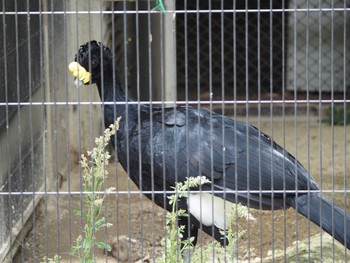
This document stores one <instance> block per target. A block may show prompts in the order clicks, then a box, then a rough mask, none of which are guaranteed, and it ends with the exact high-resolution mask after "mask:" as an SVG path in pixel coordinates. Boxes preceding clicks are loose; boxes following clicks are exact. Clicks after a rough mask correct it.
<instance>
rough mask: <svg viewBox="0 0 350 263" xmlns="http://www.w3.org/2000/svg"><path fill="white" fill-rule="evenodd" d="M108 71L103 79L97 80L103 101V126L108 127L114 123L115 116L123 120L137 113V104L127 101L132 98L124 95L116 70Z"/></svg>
mask: <svg viewBox="0 0 350 263" xmlns="http://www.w3.org/2000/svg"><path fill="white" fill-rule="evenodd" d="M110 72H111V71H109V73H108V74H107V73H105V74H104V78H103V80H100V81H97V82H96V84H97V87H98V92H99V95H100V98H101V102H102V103H103V105H102V109H103V115H104V121H105V126H106V127H108V126H109V125H110V124H112V123H114V122H115V120H116V118H117V117H122V119H123V120H125V119H126V117H127V118H128V119H130V118H134V117H135V116H133V115H134V114H137V107H138V105H137V104H134V103H129V102H131V101H132V100H130V99H129V98H127V97H126V96H125V92H124V90H123V89H122V87H121V85H120V81H119V75H118V71H117V70H115V73H114V75H111V74H110Z"/></svg>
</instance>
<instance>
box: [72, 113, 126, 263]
mask: <svg viewBox="0 0 350 263" xmlns="http://www.w3.org/2000/svg"><path fill="white" fill-rule="evenodd" d="M119 121H120V118H118V119H117V121H116V123H115V124H112V125H111V126H110V127H109V128H108V129H106V130H105V132H104V135H103V136H100V137H99V138H96V140H95V144H96V146H95V147H94V148H93V149H92V151H88V152H87V155H88V157H86V156H85V155H84V154H82V156H81V167H82V169H83V191H84V192H86V193H87V194H86V195H84V203H85V205H86V207H87V210H86V211H75V215H77V216H79V217H81V218H82V220H83V222H85V225H84V228H83V234H82V235H79V236H78V238H77V239H76V241H75V244H74V245H73V247H72V254H73V255H74V256H76V257H78V259H79V261H80V262H86V263H90V262H94V261H95V257H94V248H95V247H97V248H101V249H105V250H107V251H111V249H112V248H111V247H110V246H109V245H108V244H107V243H105V242H100V241H97V240H96V233H97V231H99V230H100V229H103V228H105V227H110V226H112V224H109V223H107V221H106V218H105V217H104V216H103V215H102V214H103V208H104V207H103V201H104V198H105V195H106V194H108V193H109V192H111V191H114V190H115V188H110V189H105V184H104V182H105V178H106V176H107V175H108V172H107V171H106V169H105V168H106V166H107V165H108V162H109V159H110V158H111V155H110V154H109V153H108V151H106V146H107V145H108V143H109V141H110V138H111V137H112V136H113V135H115V133H116V131H117V130H118V128H119ZM102 191H105V194H99V193H100V192H102Z"/></svg>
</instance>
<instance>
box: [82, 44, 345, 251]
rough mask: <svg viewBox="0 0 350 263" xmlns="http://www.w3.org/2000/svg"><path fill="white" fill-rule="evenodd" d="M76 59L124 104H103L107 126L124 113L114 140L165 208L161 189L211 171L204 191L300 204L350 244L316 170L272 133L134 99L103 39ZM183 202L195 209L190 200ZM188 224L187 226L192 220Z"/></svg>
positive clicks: (105, 96) (274, 205)
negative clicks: (315, 176) (127, 95)
mask: <svg viewBox="0 0 350 263" xmlns="http://www.w3.org/2000/svg"><path fill="white" fill-rule="evenodd" d="M76 61H77V62H78V63H79V64H80V65H81V66H83V67H84V68H85V69H86V70H87V71H89V72H90V73H91V79H90V83H96V84H97V87H98V91H99V94H100V96H101V100H102V101H103V102H118V103H115V104H105V105H103V106H102V109H103V114H104V121H105V126H106V127H108V126H109V125H110V124H111V123H114V121H115V119H116V118H117V117H119V116H121V117H122V119H121V122H120V128H119V131H118V132H117V135H116V137H115V138H113V144H114V143H115V145H116V146H117V155H118V160H119V162H120V163H121V165H122V166H123V168H124V169H125V170H126V171H128V172H129V176H130V178H131V179H132V180H133V181H134V183H135V184H136V185H137V186H138V187H139V188H140V190H142V191H146V192H147V193H146V196H147V197H149V198H150V199H152V200H153V201H154V202H155V203H156V204H157V205H159V206H161V207H164V208H166V209H170V207H169V205H168V200H167V199H166V198H165V195H164V194H157V191H164V190H172V188H171V187H172V186H174V183H175V182H180V181H185V180H186V177H189V176H198V175H204V176H206V177H208V179H209V180H210V181H211V184H205V185H202V187H201V188H202V190H217V193H214V194H215V195H216V196H219V197H222V198H223V197H224V198H225V199H226V200H228V201H230V202H240V203H242V204H244V205H247V206H249V207H252V208H257V209H265V210H272V209H286V208H288V207H293V208H294V209H297V211H298V212H299V213H301V214H302V215H304V216H306V217H308V218H309V219H310V220H311V221H312V222H314V223H316V224H317V225H319V226H321V228H322V229H324V230H325V231H326V232H328V233H329V234H331V235H333V237H334V238H335V239H337V240H338V241H340V242H341V243H342V244H344V245H345V246H346V247H347V248H349V247H350V218H349V216H348V215H346V214H345V212H344V210H342V209H341V208H340V207H338V206H337V205H335V204H334V203H332V202H331V201H330V200H328V199H326V198H325V197H324V196H322V195H321V194H320V193H319V192H318V190H319V188H318V186H317V184H316V182H315V180H314V179H313V178H312V176H311V175H310V174H309V172H308V171H307V170H306V169H305V168H304V167H303V166H302V165H301V163H299V162H298V161H297V160H296V159H295V158H294V157H293V156H292V155H291V154H289V153H288V152H287V151H286V150H285V149H283V148H282V147H281V146H279V145H278V144H276V143H275V142H274V141H273V140H272V139H271V138H270V137H269V136H267V135H265V134H264V133H262V132H260V131H259V130H258V129H257V128H255V127H254V126H251V125H249V124H247V123H244V122H239V121H235V120H232V119H230V118H227V117H225V116H221V115H218V114H215V113H213V112H210V111H208V110H205V109H197V108H192V107H176V108H174V107H172V108H165V109H164V108H157V107H150V106H149V105H140V104H137V103H132V102H130V101H127V99H126V98H125V93H124V91H123V90H122V88H121V86H120V82H119V75H118V71H117V68H116V63H115V62H114V61H113V56H112V54H111V52H110V50H109V49H108V48H106V47H105V46H103V45H102V44H101V43H98V42H96V41H91V42H88V43H86V44H85V45H82V46H81V47H80V49H79V51H78V53H77V55H76ZM121 102H125V103H121ZM114 140H116V141H114ZM225 191H226V193H225V194H223V192H225ZM259 191H261V192H260V193H259ZM308 191H311V192H309V193H308ZM179 206H180V207H183V208H185V209H188V210H189V212H190V213H191V211H192V210H191V207H187V202H186V201H185V200H182V201H181V202H180V203H179ZM203 210H205V207H203ZM193 211H194V210H193ZM206 212H208V211H206ZM190 216H191V226H190V227H189V228H187V229H189V231H188V232H189V233H190V234H191V235H192V236H196V235H197V231H198V228H199V227H201V228H202V229H203V230H204V231H205V232H207V233H208V234H210V235H213V236H214V237H215V238H216V239H217V240H218V241H219V242H221V243H222V244H223V243H224V241H223V239H221V236H220V234H219V231H218V225H214V226H212V225H210V224H207V225H202V226H201V224H200V222H199V221H201V218H200V217H199V216H198V215H197V216H196V215H195V214H190ZM214 216H216V217H218V218H220V217H222V216H223V215H221V214H217V215H216V214H215V215H214ZM206 219H207V218H206ZM209 221H210V220H209ZM181 223H186V224H187V219H186V220H184V222H181ZM212 224H214V222H212ZM213 229H214V233H212V230H213ZM187 237H188V235H187V231H186V232H185V236H184V238H187Z"/></svg>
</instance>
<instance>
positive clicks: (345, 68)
mask: <svg viewBox="0 0 350 263" xmlns="http://www.w3.org/2000/svg"><path fill="white" fill-rule="evenodd" d="M343 7H344V11H343V17H344V20H343V22H344V31H343V58H344V59H343V68H344V71H343V72H344V74H343V100H344V103H343V107H344V111H343V114H344V181H343V186H344V210H345V212H347V209H346V208H347V202H346V197H347V174H346V171H347V161H346V160H347V158H346V155H347V154H346V153H347V147H348V146H347V143H346V142H347V133H346V125H348V124H349V123H348V120H347V112H348V110H349V108H348V107H349V106H347V103H346V93H347V91H346V77H347V76H346V72H347V63H346V62H347V56H348V50H347V48H346V47H347V23H346V21H347V12H346V2H344V6H343ZM344 230H345V233H347V232H348V231H349V230H350V229H347V224H346V218H344ZM344 241H345V244H346V243H347V241H348V240H347V235H345V240H344ZM347 253H348V250H347V249H346V248H344V254H345V255H344V260H345V261H348V260H347V257H348V254H347Z"/></svg>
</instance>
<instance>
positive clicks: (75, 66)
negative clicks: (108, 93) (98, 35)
mask: <svg viewBox="0 0 350 263" xmlns="http://www.w3.org/2000/svg"><path fill="white" fill-rule="evenodd" d="M68 69H69V71H70V72H71V73H72V75H73V77H75V78H77V79H79V80H81V81H83V82H84V84H86V83H88V82H89V81H90V72H88V71H86V69H85V68H83V67H82V66H81V65H80V64H79V63H78V62H75V61H74V62H71V63H70V64H69V65H68Z"/></svg>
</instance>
